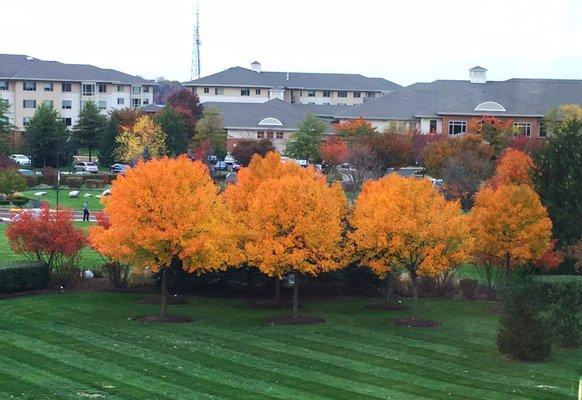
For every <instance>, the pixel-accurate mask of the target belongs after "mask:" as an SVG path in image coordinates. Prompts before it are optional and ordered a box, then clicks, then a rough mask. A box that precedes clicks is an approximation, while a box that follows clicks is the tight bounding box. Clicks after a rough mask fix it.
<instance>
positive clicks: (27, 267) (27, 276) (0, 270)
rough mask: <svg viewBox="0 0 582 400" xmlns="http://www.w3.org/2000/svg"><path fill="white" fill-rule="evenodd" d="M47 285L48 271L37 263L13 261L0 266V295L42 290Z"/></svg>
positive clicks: (46, 267)
mask: <svg viewBox="0 0 582 400" xmlns="http://www.w3.org/2000/svg"><path fill="white" fill-rule="evenodd" d="M48 283H49V269H48V266H47V265H46V264H44V263H41V262H38V261H15V262H12V263H9V264H3V265H0V293H13V292H22V291H26V290H35V289H44V288H45V287H46V286H47V285H48Z"/></svg>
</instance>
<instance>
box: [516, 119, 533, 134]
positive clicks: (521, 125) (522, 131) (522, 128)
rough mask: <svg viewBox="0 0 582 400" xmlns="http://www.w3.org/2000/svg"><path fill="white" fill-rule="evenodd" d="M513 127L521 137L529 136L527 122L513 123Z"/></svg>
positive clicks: (529, 131) (529, 130)
mask: <svg viewBox="0 0 582 400" xmlns="http://www.w3.org/2000/svg"><path fill="white" fill-rule="evenodd" d="M513 126H514V127H515V128H518V129H519V133H520V134H521V135H524V136H528V137H529V136H531V124H530V123H529V122H514V123H513Z"/></svg>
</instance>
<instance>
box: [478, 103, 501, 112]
mask: <svg viewBox="0 0 582 400" xmlns="http://www.w3.org/2000/svg"><path fill="white" fill-rule="evenodd" d="M475 111H488V112H505V111H507V110H506V109H505V107H503V106H502V105H501V104H499V103H496V102H494V101H486V102H483V103H481V104H479V105H478V106H477V107H475Z"/></svg>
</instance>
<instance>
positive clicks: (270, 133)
mask: <svg viewBox="0 0 582 400" xmlns="http://www.w3.org/2000/svg"><path fill="white" fill-rule="evenodd" d="M267 139H273V132H271V131H269V132H267Z"/></svg>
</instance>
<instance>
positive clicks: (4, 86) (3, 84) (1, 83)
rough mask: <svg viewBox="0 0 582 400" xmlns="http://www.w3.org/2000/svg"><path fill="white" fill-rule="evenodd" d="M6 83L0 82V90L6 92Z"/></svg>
mask: <svg viewBox="0 0 582 400" xmlns="http://www.w3.org/2000/svg"><path fill="white" fill-rule="evenodd" d="M8 87H9V86H8V82H6V81H0V90H8Z"/></svg>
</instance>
